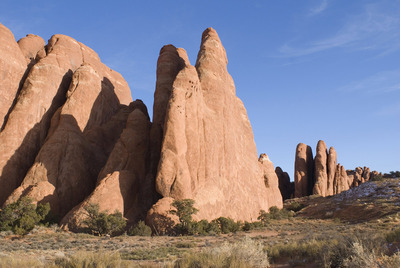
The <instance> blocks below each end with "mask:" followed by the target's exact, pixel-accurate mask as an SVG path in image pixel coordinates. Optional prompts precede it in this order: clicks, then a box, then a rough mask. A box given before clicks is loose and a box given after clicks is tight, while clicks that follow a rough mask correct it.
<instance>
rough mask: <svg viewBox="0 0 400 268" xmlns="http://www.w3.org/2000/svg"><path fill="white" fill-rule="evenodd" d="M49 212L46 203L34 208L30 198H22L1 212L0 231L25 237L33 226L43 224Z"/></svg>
mask: <svg viewBox="0 0 400 268" xmlns="http://www.w3.org/2000/svg"><path fill="white" fill-rule="evenodd" d="M49 212H50V205H49V204H48V203H46V204H39V205H37V206H35V205H34V204H32V199H31V198H29V197H22V198H20V199H19V200H18V201H17V202H14V203H11V204H9V205H7V206H5V207H4V209H3V210H1V212H0V231H13V232H14V233H15V234H19V235H25V234H27V233H29V232H30V231H31V230H32V229H33V228H34V227H35V225H37V224H39V223H44V221H45V219H46V217H47V215H48V214H49Z"/></svg>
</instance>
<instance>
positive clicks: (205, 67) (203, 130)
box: [150, 28, 282, 225]
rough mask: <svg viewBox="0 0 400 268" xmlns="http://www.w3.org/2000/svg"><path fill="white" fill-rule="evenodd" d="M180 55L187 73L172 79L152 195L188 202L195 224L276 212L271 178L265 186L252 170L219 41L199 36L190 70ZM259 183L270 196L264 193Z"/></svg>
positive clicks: (241, 111)
mask: <svg viewBox="0 0 400 268" xmlns="http://www.w3.org/2000/svg"><path fill="white" fill-rule="evenodd" d="M181 52H183V50H182V51H181ZM180 55H181V58H182V60H183V62H185V64H186V66H185V67H184V68H183V69H182V70H181V71H180V72H179V73H178V74H177V75H176V78H175V80H174V83H173V86H172V92H171V95H170V99H169V104H168V108H167V110H166V116H165V124H164V139H163V144H162V149H161V157H160V162H159V166H158V173H157V178H156V188H157V191H158V193H160V194H161V195H162V196H163V197H172V198H174V199H183V198H191V199H194V200H195V202H196V203H195V206H196V207H197V208H198V209H199V213H198V214H197V215H196V216H197V218H198V219H200V218H203V219H209V220H210V219H214V218H216V217H219V216H224V217H231V218H233V219H236V220H255V219H256V218H257V216H258V213H259V211H260V209H264V210H267V209H268V208H269V207H270V206H273V205H276V206H279V207H282V199H281V197H280V194H279V191H278V181H277V178H276V175H275V179H276V181H274V179H273V178H272V179H271V181H269V168H270V166H268V165H267V163H266V165H267V166H265V167H263V165H261V163H258V162H257V150H256V147H255V144H254V139H253V133H252V129H251V126H250V122H249V121H248V118H247V113H246V110H245V108H244V106H243V104H242V102H241V101H240V100H239V99H238V98H237V97H236V95H235V87H234V83H233V80H232V78H231V76H230V75H229V73H228V72H227V58H226V53H225V49H224V48H223V46H222V44H221V42H220V40H219V37H218V35H217V33H216V32H215V31H214V30H213V29H211V28H209V29H207V30H206V31H205V32H204V33H203V36H202V44H201V48H200V52H199V54H198V59H197V62H196V67H193V66H191V65H189V62H188V60H187V56H186V55H184V54H183V53H180ZM182 60H181V61H180V62H182ZM264 168H265V169H264ZM263 169H264V170H263ZM272 173H273V174H275V173H274V170H273V167H272ZM264 176H267V177H268V183H269V184H270V185H271V186H270V187H276V189H275V188H272V189H271V190H270V191H268V189H267V188H266V187H265V186H264ZM249 193H251V194H249ZM271 193H273V194H274V196H272V197H271V196H269V195H270V194H271ZM228 200H229V201H228ZM150 225H151V224H150Z"/></svg>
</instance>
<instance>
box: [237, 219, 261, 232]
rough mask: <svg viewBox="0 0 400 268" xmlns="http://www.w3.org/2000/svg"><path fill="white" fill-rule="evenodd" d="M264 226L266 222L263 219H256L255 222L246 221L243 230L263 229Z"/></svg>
mask: <svg viewBox="0 0 400 268" xmlns="http://www.w3.org/2000/svg"><path fill="white" fill-rule="evenodd" d="M262 227H264V224H263V223H262V222H261V221H255V222H247V221H245V222H244V224H243V226H242V230H243V231H250V230H256V229H261V228H262Z"/></svg>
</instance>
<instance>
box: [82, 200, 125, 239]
mask: <svg viewBox="0 0 400 268" xmlns="http://www.w3.org/2000/svg"><path fill="white" fill-rule="evenodd" d="M85 210H86V213H87V218H86V219H85V220H84V221H83V223H84V224H85V225H86V231H87V232H90V233H92V234H94V235H100V236H101V235H111V236H115V235H119V234H121V233H123V232H124V230H125V227H126V220H125V219H124V217H123V216H122V214H121V212H118V211H115V212H114V213H113V214H108V212H107V211H105V212H99V205H98V204H88V205H87V206H85Z"/></svg>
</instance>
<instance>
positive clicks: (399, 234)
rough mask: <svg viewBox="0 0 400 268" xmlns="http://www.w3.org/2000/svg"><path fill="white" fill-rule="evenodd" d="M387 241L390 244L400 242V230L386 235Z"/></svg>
mask: <svg viewBox="0 0 400 268" xmlns="http://www.w3.org/2000/svg"><path fill="white" fill-rule="evenodd" d="M385 239H386V241H387V242H388V243H393V242H400V228H397V229H394V230H393V231H391V232H389V233H387V234H386V235H385Z"/></svg>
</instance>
